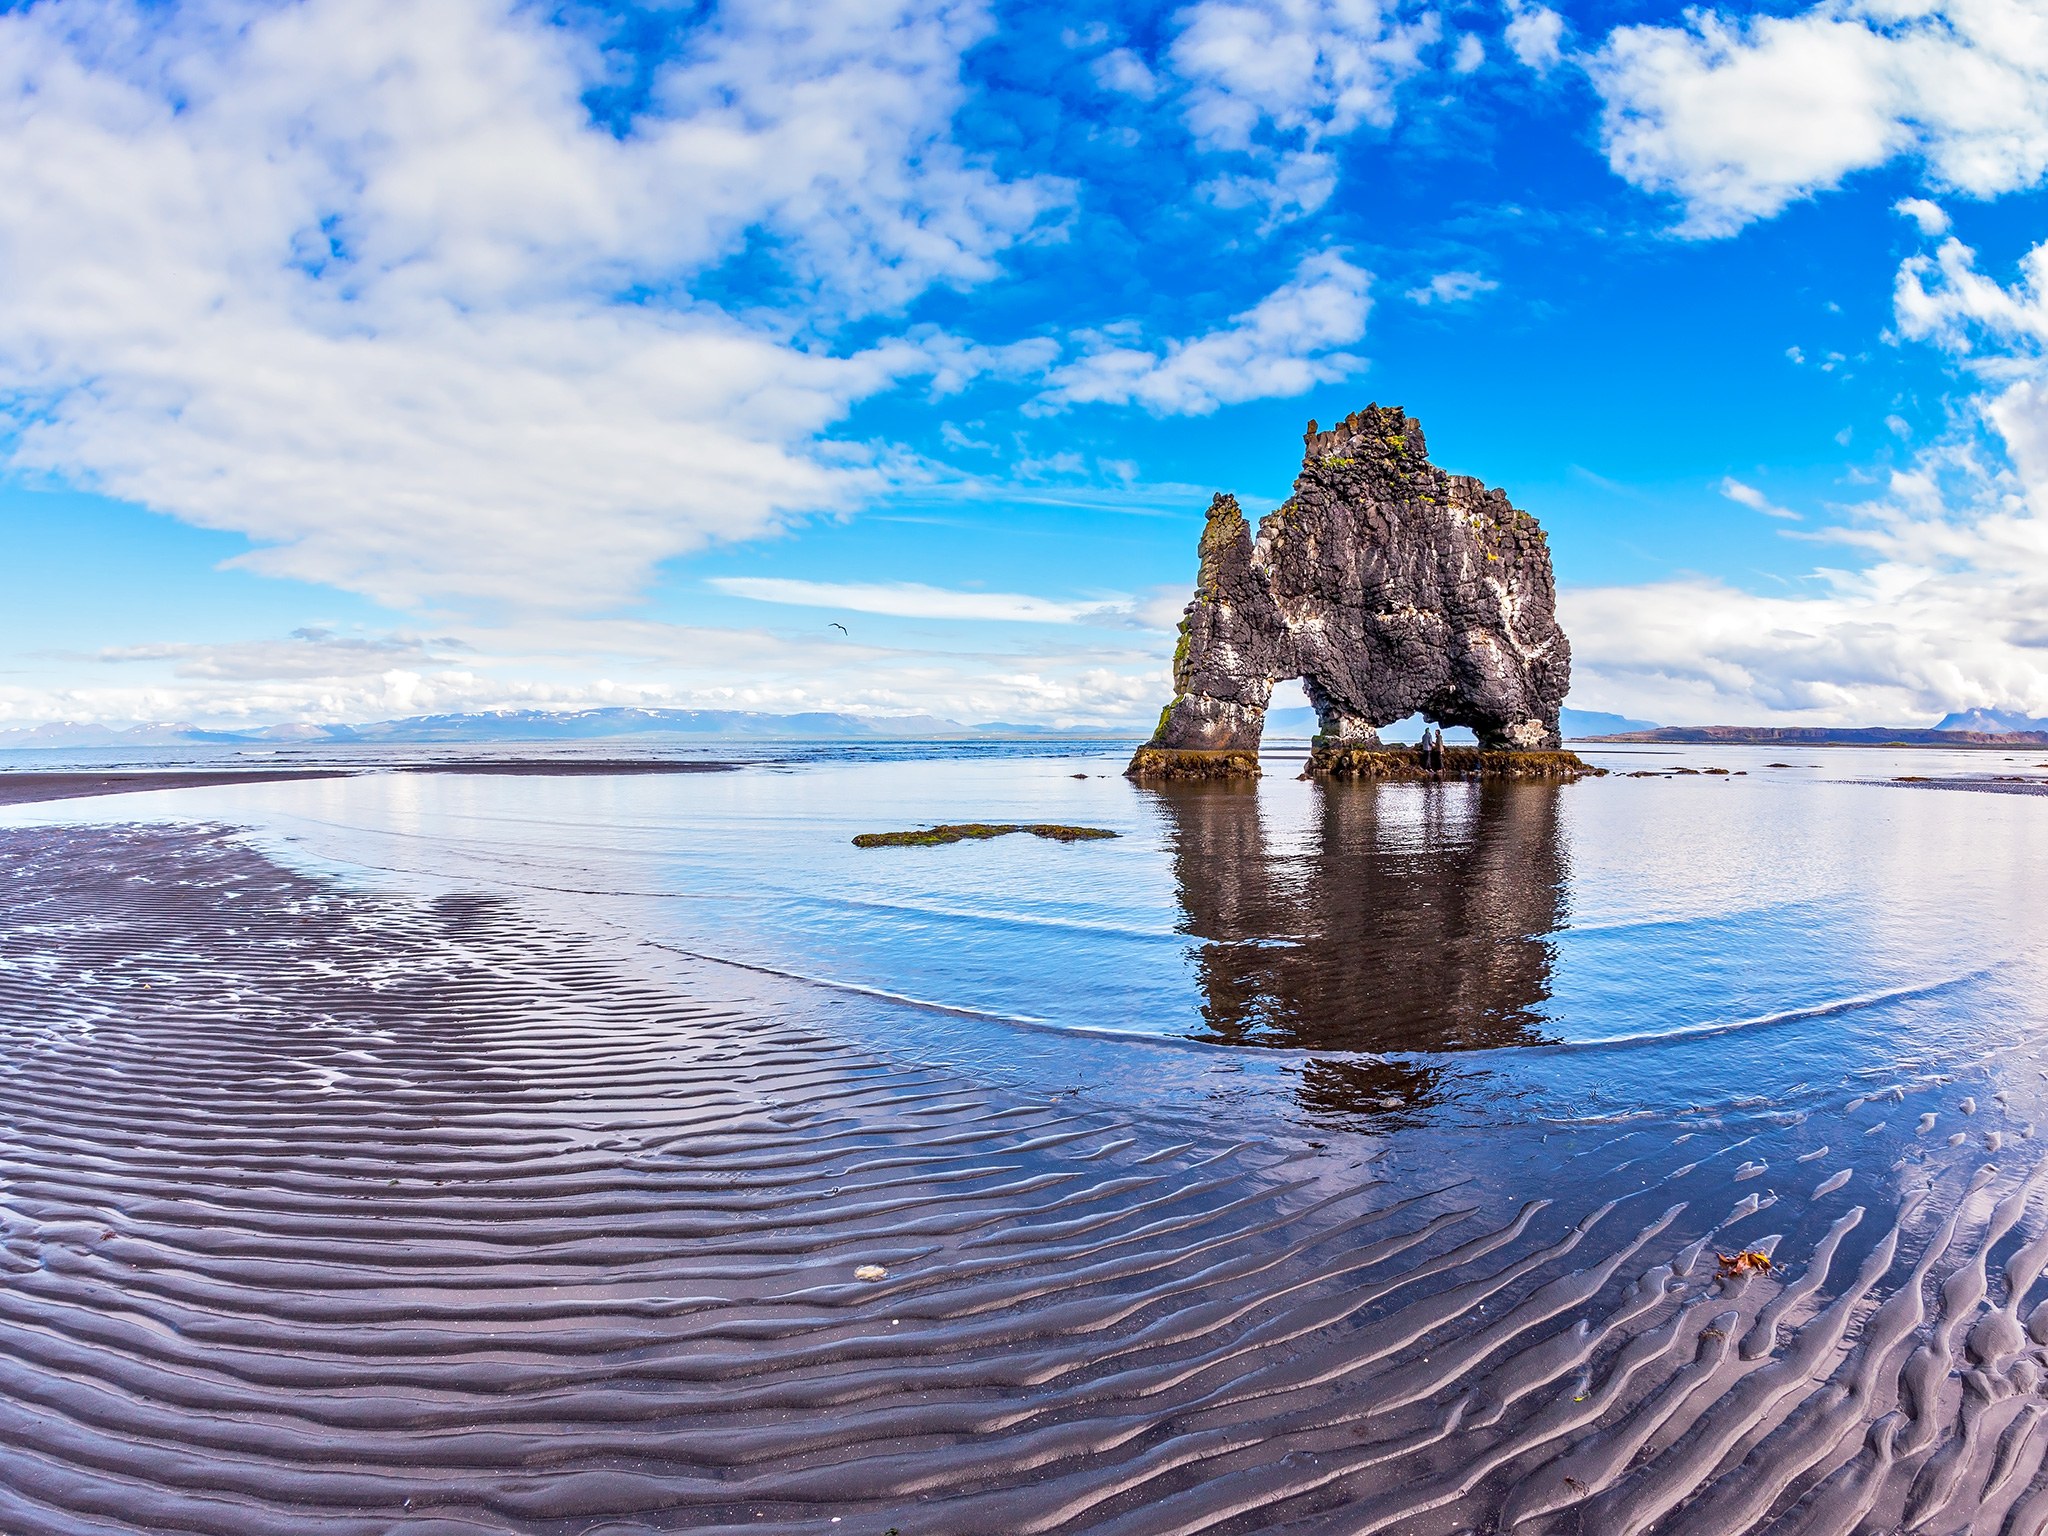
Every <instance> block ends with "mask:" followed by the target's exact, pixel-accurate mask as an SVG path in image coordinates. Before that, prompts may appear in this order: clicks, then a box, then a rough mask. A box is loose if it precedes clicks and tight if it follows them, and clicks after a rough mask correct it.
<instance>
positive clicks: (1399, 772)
mask: <svg viewBox="0 0 2048 1536" xmlns="http://www.w3.org/2000/svg"><path fill="white" fill-rule="evenodd" d="M1606 772H1607V770H1606V769H1605V768H1595V767H1594V766H1593V765H1592V764H1591V763H1589V762H1587V761H1585V759H1583V758H1581V757H1580V756H1579V754H1578V753H1576V752H1515V751H1493V750H1490V749H1488V748H1485V747H1445V748H1444V765H1443V768H1442V769H1441V770H1438V771H1432V770H1431V769H1429V768H1426V767H1424V766H1423V762H1422V750H1421V749H1420V748H1419V747H1346V746H1335V745H1329V744H1326V743H1323V742H1318V743H1316V745H1315V746H1314V747H1313V748H1312V749H1311V750H1310V752H1309V755H1308V768H1307V770H1306V771H1305V772H1304V773H1303V774H1302V777H1303V778H1316V779H1383V780H1404V779H1407V780H1419V781H1431V780H1437V779H1459V780H1464V779H1549V780H1568V779H1583V778H1588V777H1592V778H1597V777H1599V776H1600V775H1602V774H1604V773H1606Z"/></svg>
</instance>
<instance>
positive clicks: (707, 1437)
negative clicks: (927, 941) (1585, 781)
mask: <svg viewBox="0 0 2048 1536" xmlns="http://www.w3.org/2000/svg"><path fill="white" fill-rule="evenodd" d="M0 872H4V875H0V878H4V885H0V891H4V897H0V900H4V913H0V1123H4V1127H5V1130H4V1140H0V1530H6V1531H8V1532H10V1533H30V1532H38V1533H39V1532H100V1531H136V1530H147V1531H195V1532H208V1533H243V1532H248V1533H255V1532H273V1531H279V1530H285V1529H290V1530H294V1531H315V1532H349V1533H356V1532H362V1533H368V1532H387V1531H392V1530H403V1531H408V1532H410V1531H423V1532H449V1533H452V1532H458V1531H459V1532H477V1531H530V1532H571V1531H574V1532H607V1533H622V1532H626V1531H639V1530H689V1531H698V1532H707V1531H708V1532H717V1531H738V1530H748V1531H804V1532H816V1533H827V1532H832V1533H839V1536H852V1533H854V1532H860V1533H866V1536H883V1533H884V1532H886V1531H887V1530H889V1529H890V1528H894V1529H896V1530H898V1531H899V1532H901V1533H902V1536H922V1533H932V1536H939V1533H947V1536H965V1533H977V1532H1005V1533H1010V1532H1037V1531H1091V1532H1094V1531H1100V1532H1115V1533H1131V1536H1136V1533H1141V1532H1143V1533H1158V1536H1177V1533H1183V1532H1195V1531H1216V1532H1252V1531H1260V1532H1265V1531H1300V1532H1314V1533H1331V1536H1334V1533H1338V1532H1346V1533H1366V1532H1377V1531H1400V1532H1415V1533H1434V1532H1444V1533H1449V1532H1452V1531H1459V1530H1472V1529H1481V1530H1493V1529H1507V1528H1518V1529H1523V1530H1528V1531H1556V1532H1567V1531H1569V1532H1578V1531H1586V1532H1593V1531H1598V1532H1613V1533H1623V1536H1633V1533H1637V1532H1648V1531H1652V1530H1655V1531H1659V1532H1672V1533H1677V1532H1685V1533H1692V1532H1702V1533H1706V1532H1711V1533H1714V1536H1725V1533H1730V1532H1739V1531H1747V1530H1770V1531H1773V1532H1778V1533H1785V1536H1790V1533H1793V1532H1801V1533H1821V1532H1839V1533H1845V1536H1846V1533H1848V1532H1851V1531H1858V1530H1869V1531H1880V1530H1884V1531H1888V1530H1896V1529H1912V1530H1916V1531H1928V1532H1959V1531H1984V1532H2011V1533H2014V1536H2020V1533H2031V1532H2038V1531H2041V1530H2043V1529H2044V1528H2048V1481H2044V1480H2043V1478H2042V1471H2043V1462H2044V1457H2048V1426H2044V1424H2043V1422H2042V1421H2043V1418H2044V1414H2048V1398H2044V1397H2043V1395H2042V1391H2041V1388H2042V1383H2043V1378H2044V1355H2043V1352H2042V1349H2041V1347H2040V1343H2039V1339H2040V1338H2041V1337H2048V1314H2044V1316H2043V1317H2040V1318H2036V1317H2035V1316H2034V1314H2033V1311H2032V1308H2033V1306H2034V1305H2035V1304H2036V1303H2037V1302H2038V1301H2039V1300H2040V1298H2041V1295H2042V1294H2043V1293H2042V1288H2041V1287H2040V1286H2039V1285H2038V1284H2037V1282H2038V1280H2039V1279H2040V1276H2041V1272H2042V1269H2043V1267H2044V1265H2048V1235H2044V1231H2043V1221H2042V1202H2043V1198H2044V1195H2048V1170H2044V1168H2043V1166H2042V1164H2041V1161H2040V1159H2039V1156H2038V1150H2037V1148H2036V1145H2035V1143H2034V1142H2033V1141H2032V1140H2031V1127H2022V1126H2017V1125H2014V1124H2012V1123H2010V1122H2009V1121H2008V1120H2006V1119H2005V1118H2003V1117H2002V1116H2001V1115H2000V1112H1999V1110H1998V1108H1997V1106H1995V1105H1993V1104H1991V1103H1989V1102H1987V1103H1986V1104H1984V1105H1982V1106H1979V1105H1978V1104H1976V1103H1975V1101H1974V1100H1973V1099H1969V1098H1968V1097H1967V1096H1966V1093H1965V1091H1964V1090H1963V1088H1962V1087H1961V1086H1960V1085H1957V1084H1954V1083H1952V1082H1949V1081H1948V1080H1946V1079H1940V1080H1923V1081H1917V1082H1913V1083H1911V1084H1910V1085H1909V1084H1908V1083H1907V1082H1905V1081H1898V1082H1891V1083H1873V1084H1871V1085H1870V1087H1869V1088H1868V1089H1866V1090H1865V1091H1863V1092H1860V1093H1857V1094H1856V1095H1855V1096H1854V1097H1853V1098H1849V1097H1847V1096H1846V1095H1833V1096H1831V1097H1829V1098H1828V1099H1827V1101H1826V1102H1825V1104H1824V1105H1820V1106H1819V1107H1808V1108H1799V1109H1793V1108H1790V1107H1789V1106H1787V1105H1782V1104H1781V1105H1759V1106H1751V1113H1750V1119H1749V1120H1748V1121H1746V1122H1745V1121H1743V1120H1742V1119H1741V1117H1740V1116H1736V1115H1733V1114H1731V1115H1727V1116H1724V1117H1719V1118H1713V1119H1707V1118H1702V1119H1699V1120H1697V1121H1695V1122H1692V1123H1691V1124H1690V1125H1689V1126H1688V1128H1687V1129H1685V1130H1684V1131H1682V1132H1680V1133H1679V1134H1677V1135H1675V1136H1674V1135H1672V1134H1670V1132H1671V1130H1672V1127H1671V1126H1669V1125H1664V1126H1656V1127H1652V1128H1650V1129H1648V1130H1645V1129H1643V1128H1641V1127H1636V1128H1630V1127H1623V1126H1600V1125H1593V1124H1588V1125H1585V1126H1582V1127H1578V1128H1575V1129H1572V1130H1570V1131H1566V1130H1563V1129H1559V1130H1557V1131H1556V1132H1555V1133H1554V1135H1553V1133H1552V1132H1549V1131H1544V1130H1542V1129H1541V1128H1532V1129H1531V1130H1530V1131H1529V1132H1528V1134H1527V1135H1526V1136H1524V1137H1522V1138H1521V1139H1520V1140H1519V1141H1517V1140H1516V1139H1515V1138H1513V1137H1505V1136H1479V1137H1473V1138H1469V1139H1468V1141H1467V1142H1466V1143H1464V1144H1462V1145H1458V1144H1454V1143H1449V1142H1441V1143H1434V1144H1426V1145H1425V1147H1424V1150H1423V1151H1422V1152H1421V1153H1403V1152H1401V1151H1399V1150H1398V1148H1399V1146H1401V1145H1402V1144H1403V1143H1401V1142H1399V1141H1398V1140H1397V1139H1394V1138H1369V1137H1362V1136H1348V1137H1347V1136H1341V1135H1339V1134H1337V1133H1331V1135H1330V1137H1329V1138H1328V1140H1327V1141H1326V1142H1325V1143H1324V1144H1320V1145H1319V1144H1317V1143H1315V1142H1311V1141H1307V1140H1302V1139H1298V1138H1295V1137H1292V1136H1288V1135H1284V1134H1260V1135H1254V1136H1243V1135H1235V1134H1232V1133H1231V1131H1230V1130H1229V1128H1228V1123H1227V1121H1225V1120H1224V1119H1223V1118H1222V1117H1220V1116H1216V1115H1205V1116H1199V1117H1198V1116H1197V1115H1196V1114H1192V1113H1191V1114H1190V1115H1188V1116H1187V1117H1184V1118H1176V1117H1175V1116H1173V1115H1172V1114H1170V1113H1164V1112H1162V1113H1160V1114H1157V1115H1154V1114H1149V1113H1139V1112H1132V1113H1111V1112H1108V1111H1105V1110H1104V1109H1102V1108H1100V1107H1097V1106H1093V1105H1090V1104H1088V1103H1086V1102H1085V1101H1075V1100H1073V1099H1069V1098H1065V1097H1061V1096H1052V1095H1042V1094H1031V1093H1027V1092H1024V1091H1022V1090H999V1089H996V1088H993V1087H990V1086H988V1085H986V1084H978V1083H975V1082H972V1081H968V1080H965V1079H963V1078H961V1077H960V1076H958V1075H957V1074H955V1073H952V1072H949V1071H946V1070H942V1069H937V1068H928V1067H922V1066H918V1065H914V1064H910V1063H905V1062H901V1061H892V1060H888V1059H884V1058H881V1057H878V1056H876V1055H873V1054H870V1053H867V1052H864V1051H862V1050H858V1049H855V1048H852V1047H849V1046H847V1045H844V1044H841V1043H836V1042H835V1041H833V1040H831V1039H828V1038H824V1037H822V1036H821V1035H820V1034H819V1033H817V1032H816V1031H814V1030H808V1029H803V1028H798V1027H796V1026H795V1025H793V1024H789V1023H778V1022H777V1020H776V1019H775V1018H774V1017H773V1016H768V1015H764V1014H762V1013H760V1012H758V1011H751V1010H747V1009H742V1008H735V1007H732V1006H727V1005H720V1004H718V1003H715V1002H712V1001H707V1000H704V999H700V998H692V997H689V996H684V995H680V994H678V993H677V992H676V991H675V990H674V989H673V988H672V987H670V986H666V985H662V984H658V983H657V982H655V981H653V980H651V979H649V978H648V977H645V976H642V975H640V974H638V973H636V972H633V971H630V970H628V969H626V968H625V967H624V966H623V965H622V963H621V962H620V961H618V960H617V959H615V958H613V957H611V956H610V955H608V954H606V953H603V952H599V951H597V950H596V949H594V948H592V947H591V946H589V945H588V944H586V943H584V942H583V941H580V940H577V939H574V938H571V937H569V936H566V935H561V934H555V933H551V932H548V931H546V930H542V929H539V928H537V927H536V926H534V924H533V923H532V922H531V921H530V920H528V919H527V918H526V917H524V916H523V915H522V913H521V912H520V911H519V910H518V909H517V908H515V907H513V906H511V905H509V904H505V903H501V902H498V901H494V900H487V899H482V898H450V899H441V900H435V901H427V900H416V899H408V898H404V897H398V896H381V895H372V894H364V893H361V892H354V891H350V890H347V889H344V888H341V887H339V886H336V885H333V884H329V883H326V882H323V881H319V880H314V879H310V878H307V877H304V876H300V875H297V874H293V873H289V872H287V871H285V870H282V869H280V868H278V867H277V866H274V865H272V864H269V863H267V862H266V861H264V860H263V859H261V858H260V857H258V856H256V855H255V854H254V853H252V852H250V851H249V850H248V849H247V848H245V847H244V846H242V845H241V844H239V843H237V842H236V841H235V840H233V839H232V838H231V837H229V836H227V835H225V834H223V833H219V832H215V831H209V830H206V829H189V828H188V829H139V828H116V829H110V830H79V829H40V830H16V831H6V832H0ZM1907 1075H1909V1074H1903V1073H1902V1074H1901V1076H1902V1077H1903V1076H1907ZM1980 1109H1981V1111H1982V1112H1981V1113H1979V1111H1980ZM1915 1115H1921V1116H1922V1117H1923V1118H1922V1119H1921V1120H1920V1121H1919V1122H1918V1131H1917V1132H1909V1131H1905V1130H1902V1129H1900V1128H1899V1123H1900V1122H1905V1123H1911V1122H1912V1121H1913V1117H1914V1116H1915ZM1937 1122H1939V1124H1938V1126H1937ZM1952 1125H1953V1126H1956V1127H1959V1128H1958V1129H1957V1130H1955V1132H1954V1139H1953V1140H1952V1141H1950V1140H1945V1139H1944V1138H1945V1134H1946V1133H1948V1132H1949V1131H1950V1129H1951V1126H1952ZM1773 1127H1775V1128H1776V1131H1775V1132H1774V1131H1773V1130H1772V1128H1773ZM1993 1127H1997V1128H1996V1129H1994V1128H1993ZM1888 1128H1889V1129H1891V1130H1893V1132H1894V1134H1892V1135H1887V1136H1883V1137H1880V1136H1878V1135H1877V1134H1876V1133H1877V1132H1879V1131H1885V1130H1887V1129H1888ZM1773 1134H1779V1135H1780V1136H1781V1139H1780V1140H1779V1141H1775V1142H1774V1141H1772V1140H1771V1137H1772V1135H1773ZM1794 1134H1796V1135H1797V1136H1798V1137H1800V1138H1801V1141H1800V1145H1802V1146H1805V1145H1808V1144H1809V1143H1810V1150H1806V1151H1801V1152H1799V1153H1798V1154H1797V1156H1796V1157H1795V1156H1791V1155H1789V1153H1790V1146H1789V1144H1788V1143H1786V1142H1785V1141H1784V1140H1782V1137H1789V1136H1792V1135H1794ZM1901 1137H1904V1138H1905V1146H1906V1149H1907V1150H1906V1152H1905V1154H1904V1155H1902V1156H1900V1157H1899V1158H1898V1160H1897V1161H1896V1162H1894V1161H1892V1156H1893V1153H1894V1152H1896V1151H1897V1150H1898V1146H1899V1139H1900V1138H1901ZM1879 1147H1882V1148H1884V1151H1883V1152H1882V1153H1881V1154H1880V1153H1877V1152H1876V1151H1875V1150H1870V1151H1865V1150H1864V1149H1865V1148H1868V1149H1876V1148H1879ZM1770 1159H1778V1160H1779V1161H1778V1164H1777V1166H1775V1167H1770V1166H1768V1161H1769V1160H1770ZM1774 1207H1775V1209H1774ZM1773 1227H1775V1228H1776V1230H1775V1231H1774V1230H1772V1229H1773ZM1742 1249H1753V1250H1762V1251H1765V1252H1768V1253H1770V1254H1771V1255H1772V1256H1773V1257H1774V1259H1775V1260H1776V1266H1777V1267H1776V1268H1775V1269H1774V1271H1773V1272H1772V1273H1770V1274H1767V1275H1749V1274H1730V1275H1724V1274H1722V1273H1720V1272H1719V1271H1720V1267H1719V1266H1718V1264H1717V1261H1716V1255H1717V1253H1720V1252H1730V1251H1736V1250H1742ZM871 1265H873V1266H880V1267H882V1268H883V1269H884V1270H885V1271H886V1274H885V1275H884V1277H883V1278H881V1279H876V1280H863V1279H861V1278H859V1275H860V1271H861V1270H862V1268H863V1267H864V1266H871Z"/></svg>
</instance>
